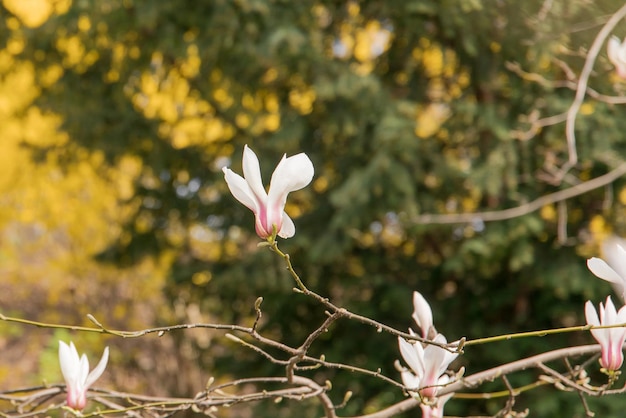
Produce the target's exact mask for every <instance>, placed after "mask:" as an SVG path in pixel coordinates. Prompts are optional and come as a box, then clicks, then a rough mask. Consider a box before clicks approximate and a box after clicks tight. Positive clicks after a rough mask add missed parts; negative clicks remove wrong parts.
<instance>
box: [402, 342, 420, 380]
mask: <svg viewBox="0 0 626 418" xmlns="http://www.w3.org/2000/svg"><path fill="white" fill-rule="evenodd" d="M398 345H399V347H400V354H402V358H403V359H404V361H405V362H406V364H408V365H409V367H410V368H411V369H412V370H413V372H414V373H415V375H416V376H417V377H418V378H421V377H422V376H424V350H423V349H422V346H421V344H420V343H419V342H417V343H415V344H411V343H410V342H408V341H406V340H405V339H404V338H402V337H398Z"/></svg>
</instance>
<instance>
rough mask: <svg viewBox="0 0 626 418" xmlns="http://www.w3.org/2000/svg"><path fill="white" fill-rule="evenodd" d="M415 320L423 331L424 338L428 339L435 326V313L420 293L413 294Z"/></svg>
mask: <svg viewBox="0 0 626 418" xmlns="http://www.w3.org/2000/svg"><path fill="white" fill-rule="evenodd" d="M413 319H414V320H415V322H416V323H417V326H418V327H420V329H421V330H422V336H423V337H424V338H427V337H428V331H429V330H430V328H431V327H432V326H433V312H432V310H431V309H430V305H429V304H428V302H427V301H426V299H424V296H422V294H421V293H420V292H413Z"/></svg>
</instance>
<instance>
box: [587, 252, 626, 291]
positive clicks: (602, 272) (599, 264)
mask: <svg viewBox="0 0 626 418" xmlns="http://www.w3.org/2000/svg"><path fill="white" fill-rule="evenodd" d="M587 267H588V268H589V270H590V271H591V272H592V273H593V274H595V275H596V276H598V277H599V278H601V279H603V280H606V281H607V282H611V283H616V284H619V285H621V286H623V285H624V279H623V278H622V277H621V276H620V275H619V274H617V272H616V271H615V270H613V269H612V268H611V266H609V265H608V264H607V263H606V262H605V261H604V260H602V259H600V258H597V257H592V258H590V259H588V260H587Z"/></svg>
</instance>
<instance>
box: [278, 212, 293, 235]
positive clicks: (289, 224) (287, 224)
mask: <svg viewBox="0 0 626 418" xmlns="http://www.w3.org/2000/svg"><path fill="white" fill-rule="evenodd" d="M295 234H296V225H295V224H294V223H293V221H292V220H291V218H290V217H289V215H287V213H285V212H283V226H282V228H280V231H278V236H279V237H281V238H291V237H293V236H294V235H295Z"/></svg>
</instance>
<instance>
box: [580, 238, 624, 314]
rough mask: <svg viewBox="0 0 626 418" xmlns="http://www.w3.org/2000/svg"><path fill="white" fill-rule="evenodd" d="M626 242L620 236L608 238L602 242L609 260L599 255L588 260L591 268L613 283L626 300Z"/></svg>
mask: <svg viewBox="0 0 626 418" xmlns="http://www.w3.org/2000/svg"><path fill="white" fill-rule="evenodd" d="M625 244H626V242H625V241H624V240H623V239H621V238H618V237H611V238H608V239H607V240H606V241H605V242H604V243H603V244H602V252H603V253H604V257H605V258H606V260H607V261H604V260H602V259H600V258H597V257H592V258H590V259H588V260H587V267H588V268H589V270H590V271H591V272H592V273H593V274H595V275H596V276H598V277H599V278H601V279H603V280H606V281H607V282H611V283H613V287H614V288H615V291H616V292H618V293H619V295H620V296H621V297H622V300H623V301H625V302H626V249H625V247H624V245H625Z"/></svg>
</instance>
